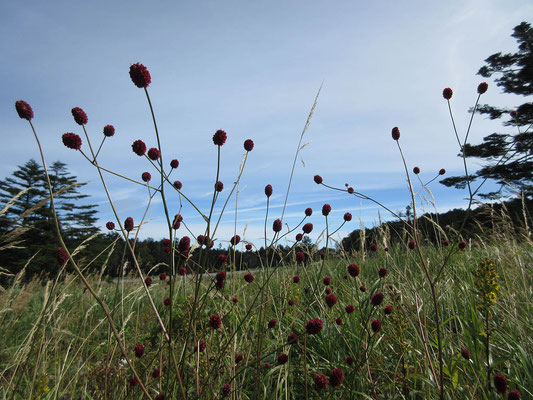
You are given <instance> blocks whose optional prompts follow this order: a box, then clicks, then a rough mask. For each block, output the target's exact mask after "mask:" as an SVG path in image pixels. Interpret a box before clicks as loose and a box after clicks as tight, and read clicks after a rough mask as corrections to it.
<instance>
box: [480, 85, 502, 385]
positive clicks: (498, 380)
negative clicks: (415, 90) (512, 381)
mask: <svg viewBox="0 0 533 400" xmlns="http://www.w3.org/2000/svg"><path fill="white" fill-rule="evenodd" d="M485 90H486V89H485ZM493 382H494V388H495V389H496V391H497V392H498V393H501V394H504V393H505V392H507V378H506V377H505V376H503V375H502V374H500V373H499V372H497V373H495V374H494V378H493Z"/></svg>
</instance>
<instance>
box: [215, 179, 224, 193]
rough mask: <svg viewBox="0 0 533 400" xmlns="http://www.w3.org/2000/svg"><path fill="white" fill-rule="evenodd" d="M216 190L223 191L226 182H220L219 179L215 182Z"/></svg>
mask: <svg viewBox="0 0 533 400" xmlns="http://www.w3.org/2000/svg"><path fill="white" fill-rule="evenodd" d="M215 190H216V191H217V192H222V190H224V184H223V183H222V182H220V181H217V182H216V183H215Z"/></svg>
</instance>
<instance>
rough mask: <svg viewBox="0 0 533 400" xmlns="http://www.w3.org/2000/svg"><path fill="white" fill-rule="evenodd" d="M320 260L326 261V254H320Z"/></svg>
mask: <svg viewBox="0 0 533 400" xmlns="http://www.w3.org/2000/svg"><path fill="white" fill-rule="evenodd" d="M320 259H321V260H325V259H326V253H324V252H323V251H322V252H321V253H320Z"/></svg>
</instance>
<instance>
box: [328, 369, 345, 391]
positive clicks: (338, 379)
mask: <svg viewBox="0 0 533 400" xmlns="http://www.w3.org/2000/svg"><path fill="white" fill-rule="evenodd" d="M342 378H343V376H342V371H341V370H340V369H339V368H333V369H332V370H331V372H330V373H329V384H330V385H331V387H337V386H340V385H341V383H342Z"/></svg>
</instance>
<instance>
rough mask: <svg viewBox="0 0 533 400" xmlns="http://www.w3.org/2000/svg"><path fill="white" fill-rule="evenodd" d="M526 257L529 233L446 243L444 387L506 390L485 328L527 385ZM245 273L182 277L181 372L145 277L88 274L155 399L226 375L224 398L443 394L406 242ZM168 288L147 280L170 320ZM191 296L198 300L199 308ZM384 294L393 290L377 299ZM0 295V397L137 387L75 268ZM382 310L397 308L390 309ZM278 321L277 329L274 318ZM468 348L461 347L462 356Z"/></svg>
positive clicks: (214, 391) (438, 257) (435, 260)
mask: <svg viewBox="0 0 533 400" xmlns="http://www.w3.org/2000/svg"><path fill="white" fill-rule="evenodd" d="M421 250H422V251H423V254H424V256H425V257H426V259H427V263H428V265H429V268H430V270H431V272H432V273H436V271H437V270H438V269H439V267H440V266H441V265H442V258H443V254H444V253H446V252H448V251H449V247H441V246H436V245H434V244H424V245H422V249H421ZM487 257H489V258H491V259H493V260H494V266H495V272H496V274H497V275H496V276H495V277H494V279H495V280H496V282H497V288H498V289H497V290H496V291H495V299H494V302H493V303H491V306H490V308H489V313H488V319H486V313H485V312H483V310H482V309H481V305H482V304H483V299H482V294H481V292H480V290H479V289H477V288H476V283H478V287H479V282H480V279H482V277H480V276H478V275H476V273H475V272H476V270H477V268H478V266H479V265H480V260H482V259H485V258H487ZM532 261H533V251H532V249H531V243H527V242H516V241H515V240H514V239H513V238H512V237H511V236H506V235H504V234H501V235H500V236H495V237H494V240H492V241H490V242H479V243H476V244H474V245H473V246H472V248H469V247H468V248H466V249H465V250H463V251H453V252H452V255H451V259H450V262H449V265H448V266H446V269H445V271H444V273H443V274H442V277H441V278H440V279H439V280H438V281H437V289H438V304H439V309H440V313H441V314H440V318H441V330H442V343H443V362H444V375H445V385H446V388H447V390H446V398H450V399H485V398H488V399H496V398H500V396H498V395H497V394H496V393H494V391H489V389H488V384H487V371H486V337H487V323H488V329H489V331H488V332H489V333H490V356H489V362H490V366H491V372H490V374H491V378H492V374H493V373H494V372H495V371H501V372H503V373H504V375H505V376H506V377H507V380H508V384H509V388H510V389H519V390H520V391H521V392H522V395H523V396H524V398H528V397H529V396H531V395H532V393H531V388H532V383H533V361H532V358H531V350H532V349H533V332H532V330H533V323H532V315H533V313H532V301H531V298H532V297H531V287H532V282H531V280H532V273H531V272H532V271H531V266H532ZM351 263H354V264H356V265H358V267H359V269H360V274H359V275H358V276H357V277H353V276H351V275H350V274H349V273H348V271H347V267H348V265H349V264H351ZM381 268H386V269H387V273H386V275H385V276H384V277H380V275H379V270H380V269H381ZM229 269H231V266H230V268H229ZM295 275H297V276H299V277H300V281H299V282H298V283H294V276H295ZM382 275H383V272H382ZM243 276H244V275H243V274H233V275H231V274H228V276H227V278H226V282H225V287H224V288H223V289H221V290H216V288H215V287H214V282H215V280H214V278H213V277H212V276H203V277H202V276H200V275H197V276H188V277H187V278H183V277H180V278H177V282H175V289H176V292H175V295H174V298H173V304H172V306H173V310H174V311H173V312H174V314H175V315H174V316H173V319H174V320H173V324H172V331H171V336H172V337H173V338H175V342H174V344H173V346H172V347H171V350H170V351H172V352H173V353H174V354H175V356H176V357H178V358H180V359H181V358H182V357H183V358H182V361H181V362H179V361H177V362H178V363H179V369H180V373H181V377H180V378H181V383H180V381H179V379H177V376H176V372H175V370H170V371H169V369H168V367H167V362H168V354H169V347H168V344H166V343H165V341H164V340H163V337H162V334H161V329H160V327H159V325H158V323H157V321H156V320H155V317H154V313H153V311H152V310H151V307H150V305H149V301H148V299H147V295H146V293H145V291H144V290H143V286H142V284H141V283H140V282H138V283H122V282H120V283H119V282H118V281H106V280H102V279H99V278H98V276H91V277H89V279H90V281H91V283H92V285H93V288H94V289H95V290H96V292H97V294H98V296H100V297H105V302H106V304H107V305H108V306H109V309H110V310H111V313H112V315H113V317H114V320H115V322H116V325H117V329H118V330H119V334H120V337H121V338H122V340H123V342H124V344H125V347H126V349H127V350H128V352H130V356H131V358H132V362H133V364H134V366H135V368H136V370H137V372H138V374H139V375H140V377H141V379H142V380H143V382H144V384H145V385H146V387H147V389H148V391H149V392H150V393H151V394H152V395H153V397H154V398H155V397H156V396H157V395H158V394H159V393H166V398H182V397H183V394H185V395H186V397H187V398H219V397H222V396H224V393H223V389H224V385H226V384H229V385H230V388H231V393H229V396H230V397H231V398H238V399H251V398H265V399H266V398H268V399H302V398H308V399H321V398H325V397H326V396H327V397H329V398H334V399H352V398H361V399H365V398H367V399H377V398H381V399H393V398H405V399H409V398H412V399H428V398H436V397H437V396H438V388H437V387H438V371H437V369H438V362H437V344H436V333H435V321H434V312H433V310H432V307H431V304H432V300H431V292H430V290H429V288H428V285H427V282H426V280H425V278H424V271H423V270H422V268H421V267H420V266H419V261H418V259H417V257H416V255H415V252H414V251H412V250H409V249H408V248H407V246H393V247H391V248H390V249H389V251H388V252H387V251H384V250H383V249H378V251H376V252H372V251H365V252H356V253H354V254H345V253H341V254H340V255H336V257H335V258H333V257H331V258H330V257H326V259H325V260H324V261H315V262H312V263H309V264H308V265H303V264H288V265H287V266H285V267H279V268H276V269H273V270H268V269H267V270H263V271H262V272H254V274H253V277H254V280H253V282H251V283H248V282H246V281H245V280H244V277H243ZM326 276H328V277H330V278H331V282H330V284H329V285H325V284H324V277H326ZM132 279H135V277H134V276H133V277H132ZM361 286H365V288H366V290H365V291H364V292H363V291H361V288H360V287H361ZM328 288H329V289H330V290H331V291H332V293H333V294H335V295H336V297H337V299H338V302H337V303H336V304H334V305H333V306H332V307H329V306H328V305H327V304H326V301H325V296H326V294H325V291H326V290H327V289H328ZM169 290H170V285H168V279H167V280H166V281H160V280H159V278H158V277H153V284H152V285H151V286H150V288H149V291H150V293H151V295H152V297H153V299H154V302H155V304H156V306H157V309H158V310H159V312H160V315H161V317H162V318H163V321H164V323H165V324H166V326H169V323H170V321H169V309H170V306H166V305H165V304H164V299H165V298H166V297H168V296H169ZM195 292H197V293H196V294H197V296H196V302H199V303H201V307H197V308H194V307H193V306H192V303H193V301H195V300H194V299H195ZM377 292H381V293H383V294H384V299H383V302H382V303H381V304H379V305H376V306H373V305H372V304H371V299H372V296H373V295H374V294H375V293H377ZM234 297H237V302H236V303H235V302H234V300H233V299H234ZM292 302H294V303H292ZM0 304H2V308H1V310H0V319H1V326H2V335H1V336H0V349H1V350H0V362H1V364H0V365H1V368H2V381H3V382H2V386H1V388H2V389H1V392H0V393H1V394H2V398H5V399H9V398H17V399H30V398H31V399H78V398H79V399H101V398H109V399H123V398H131V399H134V398H142V397H143V392H142V391H141V390H140V389H139V387H138V386H137V385H132V384H131V382H130V380H131V377H132V373H131V371H130V369H129V367H128V365H127V364H126V362H125V361H124V357H123V355H122V354H121V352H120V349H119V348H118V346H117V344H116V343H115V339H114V338H113V337H112V335H111V333H110V329H109V327H108V324H107V321H106V316H105V314H104V313H103V312H102V310H101V309H100V308H99V307H98V305H97V303H96V302H95V301H94V298H93V297H92V296H91V294H90V293H89V292H88V291H87V290H84V286H83V285H82V284H81V282H80V281H79V279H77V278H76V276H74V275H68V276H64V277H62V279H61V280H60V281H54V282H47V283H46V284H45V285H44V286H43V283H42V282H39V281H31V282H29V283H27V284H22V283H21V282H20V280H19V281H15V283H14V284H13V285H12V286H11V287H10V288H7V289H6V290H4V291H3V292H2V293H1V295H0ZM290 304H293V305H290ZM349 305H352V306H353V308H354V311H353V312H351V313H348V312H347V310H346V307H347V306H349ZM386 306H391V307H392V312H391V313H390V314H388V315H387V314H385V307H386ZM193 310H196V313H195V314H194V315H192V314H191V313H192V312H193ZM214 314H216V315H219V316H220V318H221V320H222V326H221V327H220V328H218V329H213V328H212V327H211V326H210V324H209V323H210V316H211V315H214ZM313 318H319V319H320V320H322V321H323V329H322V330H321V331H320V332H319V333H318V334H306V324H307V322H308V321H309V320H311V319H313ZM338 318H340V319H342V321H340V320H338ZM191 319H192V321H191ZM272 319H275V320H276V321H277V324H276V325H275V327H272V328H269V325H268V323H269V321H270V320H272ZM374 320H380V321H381V324H382V325H381V329H380V330H379V331H377V332H374V331H373V329H372V327H371V323H372V321H374ZM290 334H296V335H297V340H298V341H297V343H293V344H289V343H288V336H289V335H290ZM201 343H205V348H204V349H203V350H202V348H203V345H202V346H201V348H200V349H198V345H199V344H201ZM137 344H142V345H143V346H144V354H143V355H142V357H135V356H134V355H133V353H134V348H135V346H136V345H137ZM195 347H196V348H197V351H195ZM462 349H466V350H468V352H469V354H470V356H469V358H468V359H467V358H465V357H464V356H463V355H462V354H461V350H462ZM200 350H202V351H200ZM280 354H286V355H287V356H288V359H287V361H286V362H284V363H281V362H282V361H283V360H281V361H278V357H279V356H280ZM349 357H351V358H349ZM236 359H237V360H239V359H240V361H239V362H236ZM171 365H172V364H171ZM335 368H337V369H339V370H341V371H342V374H343V379H342V383H341V384H340V385H339V386H336V387H332V386H331V384H329V385H327V386H326V388H324V389H319V388H317V386H316V384H315V381H314V377H315V376H316V375H318V374H322V375H324V376H326V377H329V374H330V372H331V371H332V370H333V369H335ZM155 370H157V371H159V376H157V375H158V373H157V372H155V373H154V371H155ZM15 372H16V374H15ZM154 376H156V377H154ZM15 387H16V388H17V394H16V395H15V397H12V394H13V391H12V390H11V389H14V388H15Z"/></svg>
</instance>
